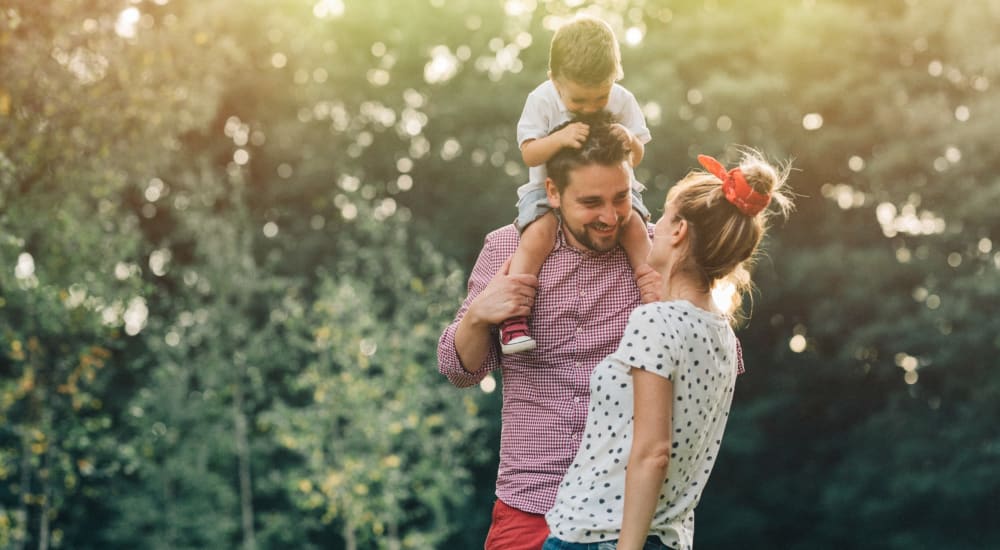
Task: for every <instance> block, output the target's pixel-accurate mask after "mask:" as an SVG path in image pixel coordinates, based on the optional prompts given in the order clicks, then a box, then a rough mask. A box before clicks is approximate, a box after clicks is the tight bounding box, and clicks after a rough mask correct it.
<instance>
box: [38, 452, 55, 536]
mask: <svg viewBox="0 0 1000 550" xmlns="http://www.w3.org/2000/svg"><path fill="white" fill-rule="evenodd" d="M51 467H52V444H51V442H49V445H48V446H46V448H45V466H44V467H43V468H42V471H41V472H40V473H41V475H40V476H39V477H41V480H42V504H41V507H40V509H39V515H40V518H39V520H38V550H49V506H50V504H51V502H52V470H51Z"/></svg>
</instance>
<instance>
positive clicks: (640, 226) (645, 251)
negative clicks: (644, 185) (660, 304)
mask: <svg viewBox="0 0 1000 550" xmlns="http://www.w3.org/2000/svg"><path fill="white" fill-rule="evenodd" d="M622 248H624V249H625V254H626V255H628V263H629V264H630V265H631V266H632V273H634V274H635V276H636V278H638V277H639V276H640V275H642V274H643V273H645V272H646V271H649V270H650V269H652V268H651V267H649V264H648V263H647V262H646V260H647V258H648V256H649V250H650V249H651V248H652V242H650V240H649V232H648V231H646V224H645V223H644V222H643V219H642V216H640V215H639V213H638V212H636V211H635V210H633V211H632V215H631V216H630V217H629V219H628V221H626V222H625V227H624V231H623V232H622ZM640 290H642V289H640ZM641 295H642V303H644V304H645V303H649V302H652V301H655V299H656V298H655V297H654V296H652V295H649V294H647V293H646V292H642V293H641Z"/></svg>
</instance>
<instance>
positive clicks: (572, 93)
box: [552, 77, 614, 115]
mask: <svg viewBox="0 0 1000 550" xmlns="http://www.w3.org/2000/svg"><path fill="white" fill-rule="evenodd" d="M552 82H553V83H555V85H556V91H557V92H559V99H561V100H562V102H563V105H565V106H566V108H567V109H569V111H570V112H571V113H573V114H576V115H592V114H594V113H596V112H598V111H602V110H604V108H605V107H607V105H608V99H609V98H610V97H611V87H612V86H613V84H614V82H613V81H609V82H608V83H607V84H601V85H598V86H586V85H584V84H580V83H578V82H575V81H573V80H569V79H567V78H561V77H558V78H554V79H553V80H552Z"/></svg>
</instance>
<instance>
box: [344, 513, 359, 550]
mask: <svg viewBox="0 0 1000 550" xmlns="http://www.w3.org/2000/svg"><path fill="white" fill-rule="evenodd" d="M344 542H345V543H346V544H347V546H346V547H345V548H346V550H358V539H357V537H355V536H354V523H353V522H352V521H351V520H350V519H348V520H346V521H345V522H344Z"/></svg>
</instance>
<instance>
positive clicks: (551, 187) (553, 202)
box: [545, 178, 562, 208]
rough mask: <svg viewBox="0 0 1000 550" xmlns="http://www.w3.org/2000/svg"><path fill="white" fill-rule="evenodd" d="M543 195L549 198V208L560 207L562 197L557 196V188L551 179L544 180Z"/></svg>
mask: <svg viewBox="0 0 1000 550" xmlns="http://www.w3.org/2000/svg"><path fill="white" fill-rule="evenodd" d="M545 194H546V195H547V196H548V198H549V206H551V207H552V208H559V207H560V206H562V197H561V196H560V195H559V188H558V187H556V182H554V181H552V178H545Z"/></svg>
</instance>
